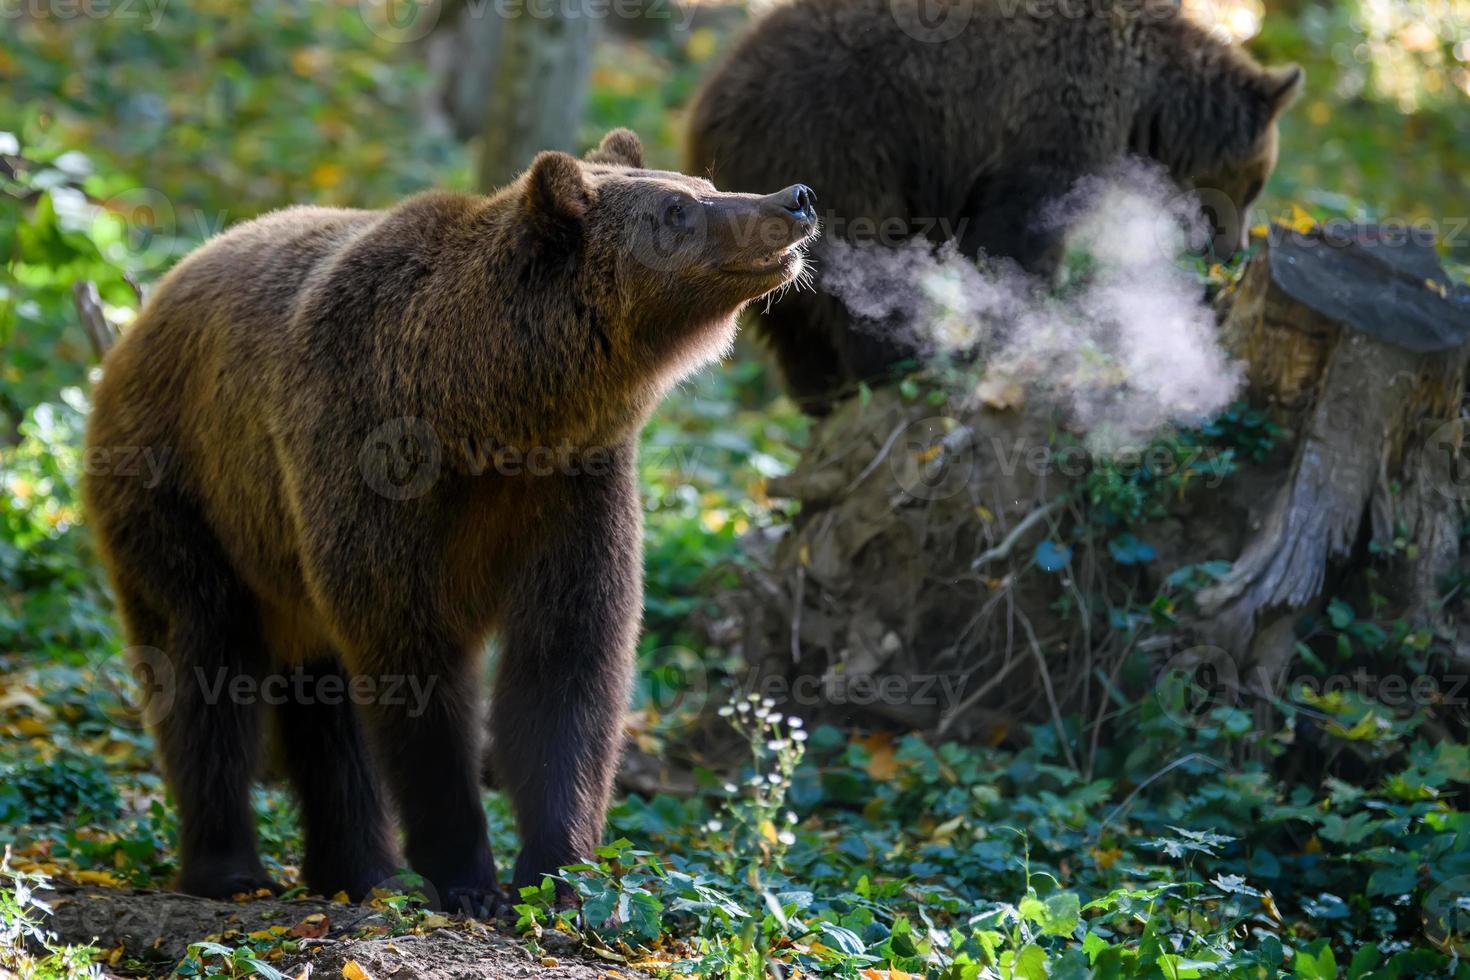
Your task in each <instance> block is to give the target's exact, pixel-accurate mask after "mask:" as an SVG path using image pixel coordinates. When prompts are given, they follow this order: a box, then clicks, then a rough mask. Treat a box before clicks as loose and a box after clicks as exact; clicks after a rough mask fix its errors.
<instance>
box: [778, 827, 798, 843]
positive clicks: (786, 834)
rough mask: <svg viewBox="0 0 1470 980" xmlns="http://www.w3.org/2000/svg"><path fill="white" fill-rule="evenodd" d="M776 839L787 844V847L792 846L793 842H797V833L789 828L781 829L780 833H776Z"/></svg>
mask: <svg viewBox="0 0 1470 980" xmlns="http://www.w3.org/2000/svg"><path fill="white" fill-rule="evenodd" d="M776 839H777V840H778V841H780V842H781V843H783V844H785V845H786V846H787V847H790V846H791V845H792V844H795V843H796V835H795V834H793V833H792V832H791V831H789V830H783V831H781V832H780V833H779V834H777V835H776Z"/></svg>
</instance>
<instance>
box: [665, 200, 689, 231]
mask: <svg viewBox="0 0 1470 980" xmlns="http://www.w3.org/2000/svg"><path fill="white" fill-rule="evenodd" d="M662 220H663V224H664V227H665V228H668V229H670V230H671V231H688V230H689V227H690V225H692V224H693V223H694V222H693V214H692V213H691V211H690V205H689V202H688V201H684V200H675V201H671V202H670V203H669V204H667V205H665V206H664V213H663V218H662Z"/></svg>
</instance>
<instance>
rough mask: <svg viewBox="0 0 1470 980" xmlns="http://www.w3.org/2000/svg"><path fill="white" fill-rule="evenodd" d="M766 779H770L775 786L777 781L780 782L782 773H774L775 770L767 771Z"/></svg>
mask: <svg viewBox="0 0 1470 980" xmlns="http://www.w3.org/2000/svg"><path fill="white" fill-rule="evenodd" d="M766 779H767V780H769V781H770V783H771V785H772V786H775V785H776V784H777V783H779V782H780V781H781V775H780V773H774V772H772V773H767V774H766Z"/></svg>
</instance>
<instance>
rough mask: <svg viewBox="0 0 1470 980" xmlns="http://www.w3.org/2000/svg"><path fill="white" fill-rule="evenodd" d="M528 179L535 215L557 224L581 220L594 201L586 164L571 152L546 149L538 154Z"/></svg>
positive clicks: (527, 198)
mask: <svg viewBox="0 0 1470 980" xmlns="http://www.w3.org/2000/svg"><path fill="white" fill-rule="evenodd" d="M526 180H527V183H526V202H527V203H528V204H529V205H530V209H531V213H532V215H533V216H535V217H537V218H545V219H547V221H548V222H549V223H550V224H551V225H553V226H556V225H566V224H569V223H573V222H577V221H580V220H581V219H582V217H583V216H584V215H585V214H586V213H587V208H588V206H589V205H590V204H591V203H592V192H591V190H590V189H588V187H587V181H586V180H584V179H583V177H582V164H581V163H579V162H578V161H577V158H576V157H574V156H572V155H571V154H570V153H562V152H560V151H558V150H543V151H542V152H540V153H538V154H536V159H535V160H532V161H531V169H530V170H529V171H528V172H527V178H526Z"/></svg>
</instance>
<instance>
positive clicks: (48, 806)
mask: <svg viewBox="0 0 1470 980" xmlns="http://www.w3.org/2000/svg"><path fill="white" fill-rule="evenodd" d="M118 806H119V801H118V796H117V791H116V790H114V789H113V787H112V782H111V781H110V780H109V779H108V776H107V773H106V772H104V771H103V770H102V769H101V768H99V767H98V766H97V764H96V762H94V761H92V760H90V759H85V758H81V757H78V756H67V755H63V756H58V757H56V758H53V759H51V760H50V761H49V762H45V763H39V762H32V763H28V764H24V765H18V766H9V767H6V768H5V769H4V770H0V823H10V824H27V823H28V824H44V823H59V822H61V821H62V820H66V819H68V818H70V819H72V820H75V821H76V822H78V823H92V822H94V821H98V820H103V821H106V820H112V819H113V818H114V817H116V816H117V813H118Z"/></svg>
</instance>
